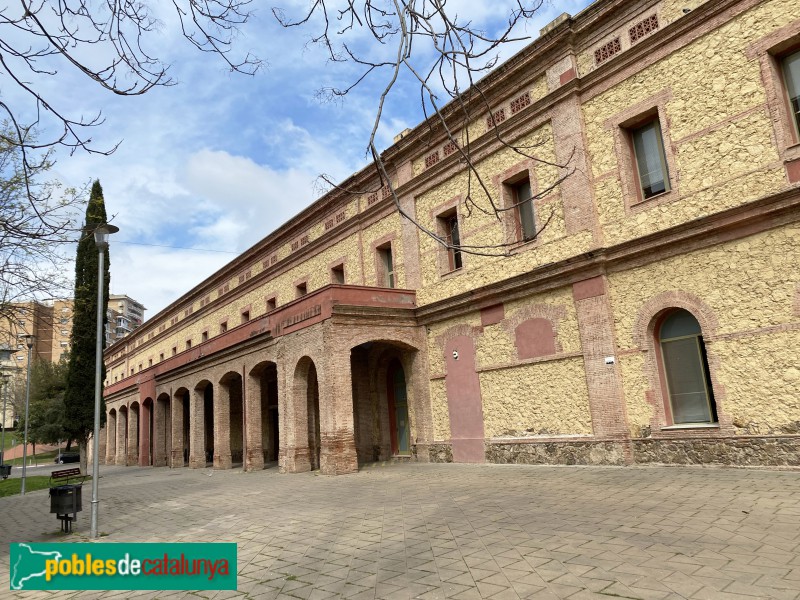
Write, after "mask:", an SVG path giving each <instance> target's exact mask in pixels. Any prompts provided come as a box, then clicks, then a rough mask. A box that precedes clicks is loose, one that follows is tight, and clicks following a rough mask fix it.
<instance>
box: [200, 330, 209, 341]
mask: <svg viewBox="0 0 800 600" xmlns="http://www.w3.org/2000/svg"><path fill="white" fill-rule="evenodd" d="M200 341H202V342H207V341H208V331H207V330H206V331H204V332H203V333H201V334H200Z"/></svg>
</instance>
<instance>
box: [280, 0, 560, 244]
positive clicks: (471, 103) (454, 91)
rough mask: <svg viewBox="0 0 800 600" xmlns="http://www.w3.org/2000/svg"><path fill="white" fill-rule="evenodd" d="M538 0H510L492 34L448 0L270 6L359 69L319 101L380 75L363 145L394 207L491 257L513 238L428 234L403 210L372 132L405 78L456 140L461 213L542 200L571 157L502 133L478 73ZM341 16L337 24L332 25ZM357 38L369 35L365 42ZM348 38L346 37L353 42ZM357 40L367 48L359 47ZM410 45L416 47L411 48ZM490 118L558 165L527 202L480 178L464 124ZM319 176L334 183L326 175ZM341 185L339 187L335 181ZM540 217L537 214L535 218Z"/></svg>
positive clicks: (431, 121) (520, 148)
mask: <svg viewBox="0 0 800 600" xmlns="http://www.w3.org/2000/svg"><path fill="white" fill-rule="evenodd" d="M543 3H544V0H516V2H515V3H514V5H513V8H512V9H511V10H510V12H509V15H508V20H507V23H506V24H505V26H504V27H503V28H502V30H501V31H500V32H499V33H497V34H495V35H490V34H488V33H486V32H484V31H481V30H480V29H478V28H477V27H475V26H473V24H472V23H471V22H469V21H462V20H460V19H459V17H458V15H457V14H456V12H455V10H454V9H453V8H452V5H451V6H447V0H341V1H339V2H336V1H335V0H315V1H314V2H313V3H312V4H311V6H310V7H309V8H308V10H306V11H304V12H303V13H302V15H301V16H299V17H297V18H295V19H292V18H291V17H288V16H287V15H286V12H285V11H283V10H281V9H273V14H274V16H275V17H276V18H277V20H278V22H279V23H280V24H281V25H282V26H284V27H287V28H291V27H307V28H311V29H312V34H311V39H310V43H311V44H317V45H320V46H322V47H323V48H324V50H325V52H326V54H327V56H328V59H329V60H330V61H332V62H349V63H350V64H352V65H354V66H355V67H356V68H357V69H358V71H357V74H356V75H355V77H354V78H353V80H352V82H351V83H350V84H349V85H347V86H345V87H342V88H330V87H329V88H325V89H323V90H321V91H320V97H323V98H328V99H330V98H337V97H338V98H341V97H344V96H346V95H347V94H349V93H350V92H352V90H353V89H354V88H356V87H357V86H359V85H362V84H364V82H366V81H367V80H368V79H371V78H375V77H378V78H381V83H380V93H379V95H378V97H377V99H376V107H375V119H374V121H373V123H372V127H371V131H370V136H369V139H368V141H367V144H366V152H367V155H368V156H370V157H371V158H372V161H373V164H374V166H375V170H376V174H377V177H378V181H379V182H380V186H379V187H388V189H389V191H390V193H391V196H392V198H393V199H394V202H395V205H396V207H397V210H398V212H399V213H400V214H401V215H402V216H403V217H404V218H406V219H409V220H410V221H412V222H413V223H414V224H415V226H416V227H417V228H419V229H420V231H422V232H423V233H425V234H426V235H428V236H430V237H431V238H433V239H434V240H436V242H437V243H438V244H440V245H442V246H444V247H446V248H448V249H454V250H459V251H461V252H465V253H468V254H477V255H488V256H497V255H505V254H507V253H508V252H509V251H510V250H511V249H512V248H513V247H514V246H516V245H518V242H503V243H498V244H491V245H479V244H468V243H457V244H454V243H453V242H452V239H448V236H447V235H442V234H441V233H439V232H436V231H432V230H431V229H430V228H429V227H427V226H425V225H424V224H422V223H420V222H419V220H417V219H416V218H415V217H414V216H413V215H409V214H407V213H406V211H405V210H404V209H403V208H402V207H401V205H400V202H399V199H398V197H397V193H396V191H395V188H394V184H393V183H392V180H391V178H390V176H389V173H388V172H387V167H386V165H385V164H384V162H383V158H382V156H381V153H380V151H379V150H378V148H377V136H378V132H379V128H380V125H381V122H382V119H383V113H384V110H385V105H386V102H387V99H388V98H389V97H390V95H392V94H393V93H394V92H395V87H396V85H397V84H398V81H400V80H401V79H403V78H404V77H410V78H411V79H412V80H413V81H414V82H416V84H417V85H418V86H419V91H420V104H421V107H422V110H423V113H424V116H425V120H426V121H427V123H428V125H429V128H430V129H429V130H430V133H431V139H435V140H440V139H441V136H442V135H444V137H445V139H446V141H447V142H449V143H451V144H453V145H455V148H456V152H457V153H458V156H459V159H460V161H461V162H462V163H463V164H464V165H465V168H466V174H467V186H466V187H467V189H466V193H465V194H464V195H463V205H462V206H463V211H464V214H465V215H466V216H469V215H472V214H473V212H478V213H482V214H484V215H490V216H493V217H494V218H496V219H497V220H501V219H502V216H503V213H506V212H508V211H512V210H514V211H515V210H518V208H519V206H520V204H521V203H523V202H528V201H530V202H534V201H538V200H541V199H544V198H546V197H547V196H548V195H549V194H551V193H552V192H554V191H555V190H557V188H558V187H559V185H560V184H561V183H562V182H563V181H564V179H566V178H567V177H569V176H570V175H571V173H572V172H573V168H572V167H571V166H570V165H571V158H572V157H571V156H570V158H569V159H568V160H566V161H564V163H557V162H553V161H552V160H548V159H547V158H543V157H542V156H540V155H539V153H538V149H539V148H540V144H530V143H528V144H527V145H526V144H524V143H520V142H517V141H516V140H515V139H507V137H506V134H505V133H504V130H503V128H501V127H498V126H499V125H500V124H499V123H497V122H495V117H494V114H493V113H492V109H493V106H492V103H491V100H490V99H489V98H488V97H487V96H486V94H485V91H484V89H483V87H482V86H481V84H480V82H479V81H478V78H479V77H480V76H482V75H484V74H486V73H488V72H489V71H490V70H491V69H493V68H494V67H495V65H496V64H497V62H498V60H499V52H500V49H501V48H502V47H503V46H504V45H506V44H508V43H510V42H515V41H519V40H521V39H525V38H524V37H520V36H517V35H515V31H516V30H517V29H518V28H519V26H520V25H521V24H523V23H524V22H525V21H526V20H528V19H530V18H532V17H533V16H534V14H535V13H536V12H537V11H538V10H539V9H540V8H541V7H542V4H543ZM334 21H336V22H339V23H341V24H342V26H341V27H340V28H339V29H334V28H332V27H331V23H332V22H334ZM359 36H361V38H364V37H366V38H367V39H371V40H372V41H373V43H372V44H363V43H362V44H361V45H359V44H358V42H359V41H360V40H359ZM351 39H352V40H354V41H352V42H351V41H350V40H351ZM374 43H377V44H379V46H381V47H387V49H388V47H390V46H391V47H393V48H394V50H392V51H391V56H390V57H389V58H386V59H384V60H376V58H375V57H376V56H380V54H381V52H380V51H378V50H376V47H375V45H374ZM357 47H366V49H365V50H364V51H363V52H361V53H359V52H358V51H356V50H355V48H357ZM412 49H413V52H412ZM484 118H488V119H489V122H490V123H491V124H492V131H493V135H494V136H495V139H496V140H497V142H499V143H500V144H501V145H502V146H503V147H505V148H508V149H511V150H512V151H513V152H514V153H516V154H518V155H520V156H521V157H524V158H526V159H529V160H532V161H534V162H535V163H536V164H539V165H541V166H543V167H551V168H552V169H554V171H555V172H556V176H555V177H554V180H553V181H551V182H550V183H549V184H548V185H547V186H546V187H545V188H544V189H542V190H540V191H539V192H538V193H537V194H535V195H533V197H532V198H530V199H524V200H522V201H514V202H512V203H503V202H501V201H500V200H499V199H498V198H497V197H496V195H497V192H496V191H494V190H493V189H492V188H493V185H491V184H490V183H489V182H487V181H485V176H484V175H482V174H481V172H480V170H479V168H478V165H477V161H476V160H475V159H474V157H473V156H472V153H471V140H470V133H469V125H470V124H471V123H473V122H475V121H476V120H478V119H484ZM322 179H323V180H324V181H325V183H326V184H327V185H329V186H333V187H336V186H335V184H334V182H332V181H331V180H330V178H328V177H325V176H323V177H322ZM340 189H341V188H340ZM345 191H347V192H349V193H352V194H364V193H371V192H373V191H374V190H356V189H347V190H345ZM554 211H555V208H551V209H550V211H549V214H548V215H547V216H546V217H545V218H544V219H540V220H541V221H542V222H541V223H537V227H538V229H537V231H536V235H538V234H539V233H541V231H543V230H544V229H545V228H546V227H547V226H548V225H549V224H550V223H551V221H552V219H553V217H554ZM540 217H541V215H540Z"/></svg>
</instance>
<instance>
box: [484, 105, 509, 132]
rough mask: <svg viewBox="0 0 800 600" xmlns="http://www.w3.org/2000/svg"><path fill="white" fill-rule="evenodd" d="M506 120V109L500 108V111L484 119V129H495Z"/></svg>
mask: <svg viewBox="0 0 800 600" xmlns="http://www.w3.org/2000/svg"><path fill="white" fill-rule="evenodd" d="M505 120H506V109H505V108H501V109H500V110H498V111H496V112H494V113H492V114H491V115H489V116H488V117H486V129H491V128H492V127H497V126H498V125H500V123H502V122H503V121H505Z"/></svg>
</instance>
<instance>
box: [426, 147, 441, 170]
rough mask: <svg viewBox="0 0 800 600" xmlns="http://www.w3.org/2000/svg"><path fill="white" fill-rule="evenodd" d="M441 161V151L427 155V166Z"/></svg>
mask: <svg viewBox="0 0 800 600" xmlns="http://www.w3.org/2000/svg"><path fill="white" fill-rule="evenodd" d="M438 162H439V151H438V150H437V151H436V152H431V153H430V154H428V156H426V157H425V168H426V169H427V168H429V167H432V166H433V165H435V164H436V163H438Z"/></svg>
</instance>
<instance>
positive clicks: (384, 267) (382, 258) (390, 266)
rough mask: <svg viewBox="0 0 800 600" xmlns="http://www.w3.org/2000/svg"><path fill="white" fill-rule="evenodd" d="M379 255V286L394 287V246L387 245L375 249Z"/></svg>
mask: <svg viewBox="0 0 800 600" xmlns="http://www.w3.org/2000/svg"><path fill="white" fill-rule="evenodd" d="M375 250H376V251H377V253H378V269H379V273H378V277H377V279H378V285H382V286H383V287H388V288H393V287H394V261H393V259H392V244H391V243H386V244H384V245H383V246H378V247H377V248H375Z"/></svg>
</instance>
